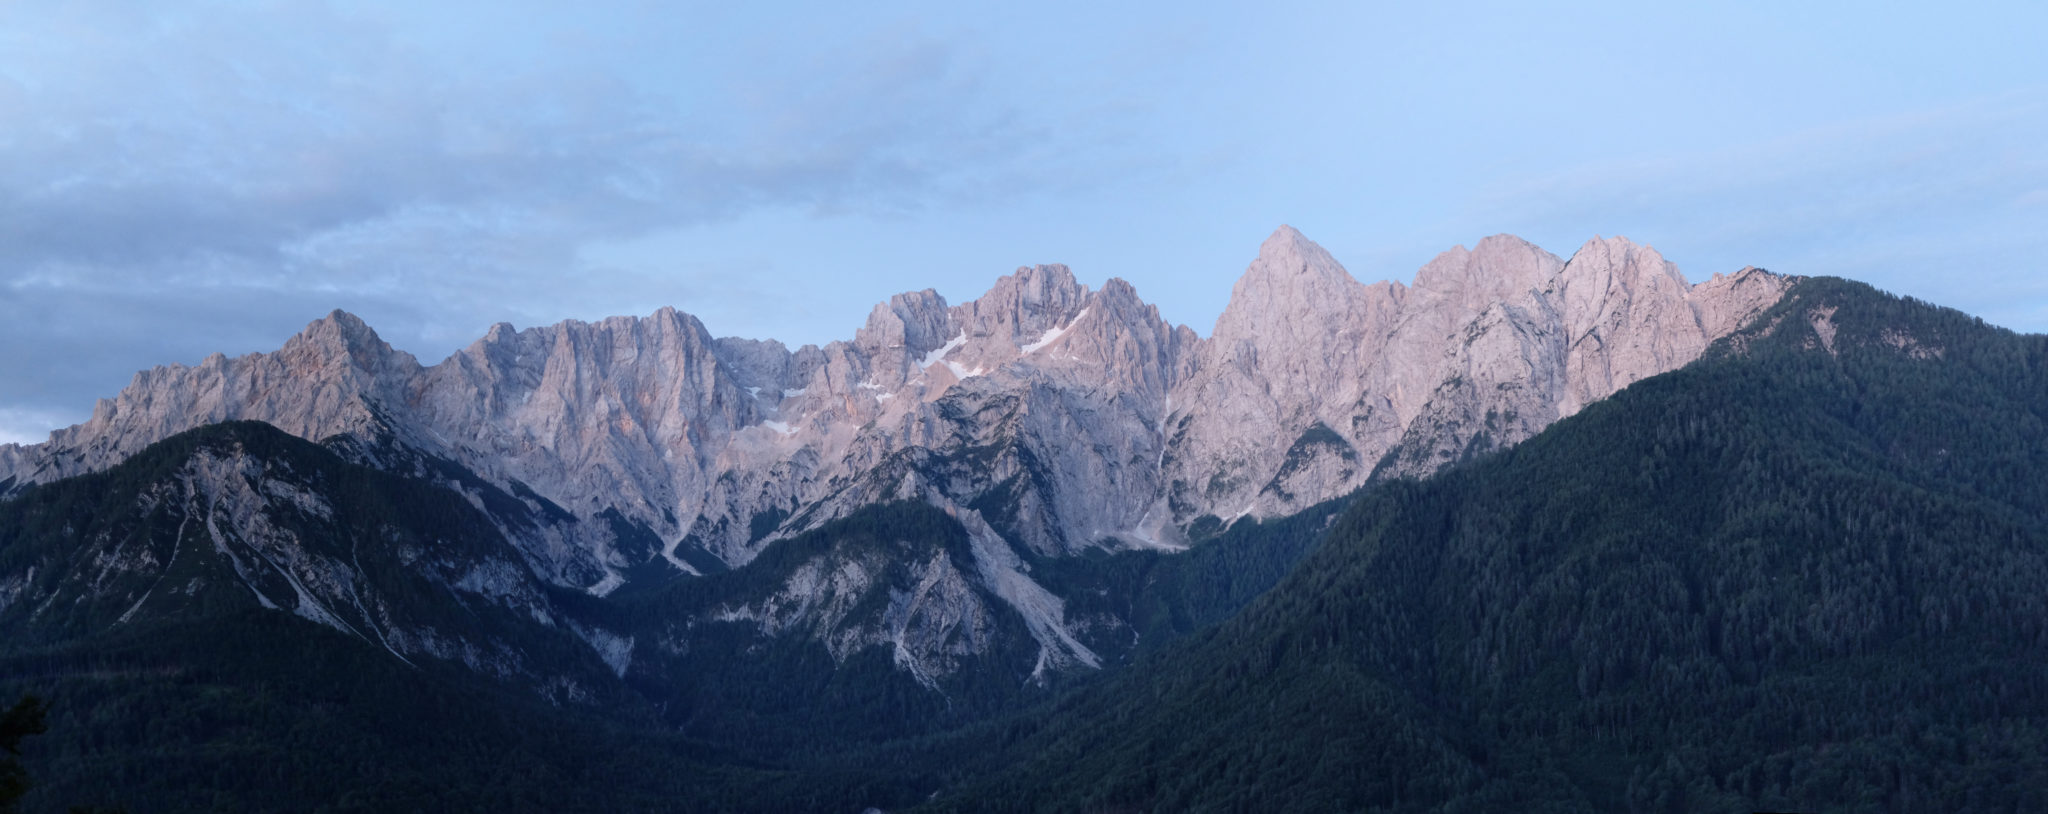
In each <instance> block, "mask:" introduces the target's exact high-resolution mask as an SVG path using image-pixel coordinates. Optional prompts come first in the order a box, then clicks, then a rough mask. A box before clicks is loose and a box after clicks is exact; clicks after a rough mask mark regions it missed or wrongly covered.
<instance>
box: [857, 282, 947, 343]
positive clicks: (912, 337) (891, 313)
mask: <svg viewBox="0 0 2048 814" xmlns="http://www.w3.org/2000/svg"><path fill="white" fill-rule="evenodd" d="M951 322H952V320H951V316H950V315H949V314H948V313H947V308H946V298H945V297H942V296H939V292H937V291H934V290H932V289H929V288H927V289H925V290H923V291H909V292H905V293H902V294H897V295H895V296H893V297H890V298H889V301H888V302H884V303H876V304H875V308H874V310H873V311H870V312H869V313H868V321H867V324H866V325H864V326H862V327H861V329H860V330H859V331H858V332H856V333H855V334H854V339H853V344H854V345H855V346H857V347H860V348H862V349H863V350H866V351H867V352H869V353H873V352H875V351H879V350H884V349H889V348H901V349H903V350H905V351H906V352H910V353H923V352H925V351H928V350H931V349H932V348H936V347H938V346H940V345H943V344H945V343H946V340H947V338H948V333H947V332H948V331H949V330H951V328H952V325H951Z"/></svg>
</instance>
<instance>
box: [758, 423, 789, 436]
mask: <svg viewBox="0 0 2048 814" xmlns="http://www.w3.org/2000/svg"><path fill="white" fill-rule="evenodd" d="M761 426H763V427H767V428H768V429H771V430H774V431H776V432H779V433H782V434H783V435H795V434H796V428H795V427H792V426H789V425H788V424H784V423H782V422H780V421H763V422H761Z"/></svg>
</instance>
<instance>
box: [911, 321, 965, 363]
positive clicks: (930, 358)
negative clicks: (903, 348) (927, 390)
mask: <svg viewBox="0 0 2048 814" xmlns="http://www.w3.org/2000/svg"><path fill="white" fill-rule="evenodd" d="M965 344H967V332H966V331H961V332H960V335H959V336H956V337H953V338H952V339H948V340H946V344H944V345H940V346H938V347H937V348H934V349H933V350H932V352H931V353H927V354H925V355H924V358H923V359H921V360H919V361H918V363H917V367H918V369H920V370H923V369H928V368H930V367H931V366H932V365H936V364H938V363H939V360H940V359H944V358H946V354H948V353H952V352H953V350H954V349H955V348H958V347H960V346H961V345H965Z"/></svg>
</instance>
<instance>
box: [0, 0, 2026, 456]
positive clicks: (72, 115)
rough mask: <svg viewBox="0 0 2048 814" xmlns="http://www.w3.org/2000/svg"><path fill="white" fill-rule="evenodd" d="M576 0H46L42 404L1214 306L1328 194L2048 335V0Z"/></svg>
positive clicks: (17, 17)
mask: <svg viewBox="0 0 2048 814" xmlns="http://www.w3.org/2000/svg"><path fill="white" fill-rule="evenodd" d="M569 5H572V4H541V3H534V4H520V3H505V2H493V3H460V2H436V3H392V4H380V3H349V4H317V3H257V4H241V3H204V2H195V3H181V4H175V5H174V4H136V3H126V2H106V3H92V2H84V3H81V2H63V3H53V2H36V1H35V0H15V1H14V2H0V121H4V122H6V124H5V126H4V127H0V441H8V440H14V441H33V440H40V439H41V438H42V437H43V435H44V434H45V433H47V432H48V431H49V430H50V429H52V428H54V427H57V426H61V425H64V424H69V423H73V422H76V421H80V420H83V419H84V418H85V417H87V416H88V415H89V414H90V411H91V407H92V403H93V400H94V399H95V398H98V397H102V396H108V395H111V394H113V393H114V392H115V391H117V390H118V389H119V388H120V387H122V386H123V385H125V384H126V383H127V382H128V380H129V378H130V376H131V375H132V374H133V373H134V371H136V370H138V369H140V368H145V367H149V366H151V365H155V364H162V363H171V362H181V363H187V364H190V363H195V362H197V361H199V360H200V359H202V358H203V357H204V356H206V355H207V354H208V353H211V352H213V351H223V352H227V353H230V354H239V353H247V352H252V351H261V350H270V349H274V348H276V347H277V346H278V345H279V344H281V343H282V342H283V340H284V339H285V338H286V337H288V336H289V335H291V334H292V333H294V332H295V331H297V330H298V329H299V328H300V327H302V326H303V325H304V324H305V323H306V322H308V321H310V320H312V319H314V318H317V317H318V316H320V315H322V314H324V313H326V312H327V311H328V310H330V309H332V308H337V307H339V308H345V309H348V310H351V311H354V312H356V313H358V314H360V315H362V316H363V317H364V318H365V319H366V320H367V321H368V322H369V323H370V324H371V325H372V326H374V327H376V328H377V329H378V330H379V332H380V333H382V334H383V335H384V336H385V337H386V338H387V339H388V340H390V341H391V342H392V343H393V344H395V345H397V346H398V347H400V348H403V349H405V350H409V351H412V352H414V353H415V354H417V355H419V356H420V357H421V358H422V360H423V361H425V362H428V363H431V362H433V361H436V360H439V359H440V358H442V357H444V356H445V355H447V354H448V353H450V352H452V351H453V350H455V349H456V348H458V347H461V346H463V345H465V344H467V343H468V342H470V341H471V340H473V339H474V338H475V337H477V336H479V335H481V334H482V333H483V331H484V329H485V328H486V327H487V326H489V325H490V324H491V323H493V322H497V321H501V320H504V321H511V322H513V323H515V324H518V325H521V326H527V325H534V324H544V323H549V322H554V321H558V320H561V319H568V318H579V319H594V318H599V317H603V316H607V315H612V314H645V313H649V312H651V311H653V310H654V309H656V308H658V307H660V306H662V305H673V306H676V307H678V308H680V309H682V310H684V311H687V312H690V313H693V314H696V315H697V316H698V317H699V318H701V319H702V320H703V321H704V322H705V324H706V325H707V326H708V327H710V329H711V330H712V332H713V333H716V334H719V335H741V336H753V337H774V338H778V339H782V340H783V341H785V342H788V343H791V344H792V345H794V344H799V343H805V342H826V341H830V340H833V339H838V338H845V337H850V336H851V335H852V333H853V330H854V329H855V328H856V327H858V325H859V324H860V323H861V321H862V320H863V319H864V317H865V315H866V313H867V311H868V309H869V308H870V307H871V306H872V305H873V303H875V302H877V301H880V300H883V299H885V298H887V297H888V295H889V294H891V293H895V292H898V291H904V290H911V289H921V288H926V287H931V288H936V289H938V290H939V292H940V293H942V294H944V295H945V296H946V297H947V298H948V299H949V300H951V301H954V302H958V301H961V300H964V299H970V298H972V297H975V296H977V295H979V294H980V293H981V292H982V291H983V290H985V289H986V288H987V286H988V285H989V283H990V282H992V281H993V280H994V279H995V277H997V276H999V275H1001V274H1004V273H1007V272H1008V271H1010V270H1011V269H1013V268H1015V267H1016V266H1018V265H1023V264H1029V263H1048V262H1060V263H1067V264H1069V265H1070V266H1072V267H1073V268H1074V270H1075V273H1076V274H1077V275H1079V276H1080V277H1081V279H1082V280H1083V281H1085V282H1088V283H1090V284H1091V285H1099V284H1100V283H1101V282H1102V281H1103V280H1105V279H1107V278H1109V277H1122V278H1124V279H1127V280H1130V281H1131V282H1132V283H1133V284H1135V285H1136V286H1137V288H1138V291H1139V293H1140V294H1141V295H1142V296H1144V297H1145V298H1146V299H1147V300H1149V301H1151V302H1154V303H1156V304H1157V305H1159V307H1160V310H1161V312H1162V314H1163V315H1164V316H1165V317H1166V318H1167V319H1169V320H1172V321H1175V322H1181V323H1186V324H1188V325H1191V326H1193V327H1194V328H1195V329H1196V330H1197V331H1200V332H1202V333H1204V334H1206V333H1207V332H1208V329H1209V326H1210V325H1211V323H1212V322H1213V321H1214V320H1215V317H1216V315H1217V314H1218V313H1219V312H1220V311H1221V310H1222V307H1223V305H1224V303H1225V301H1226V300H1227V299H1228V296H1229V292H1230V286H1231V283H1232V282H1233V281H1234V280H1235V279H1236V277H1237V276H1238V274H1240V273H1241V272H1242V271H1243V269H1244V266H1245V264H1246V263H1247V262H1248V261H1249V260H1250V259H1251V258H1252V256H1253V255H1254V254H1255V253H1256V251H1257V247H1258V244H1259V242H1260V241H1261V240H1262V239H1263V238H1264V237H1265V236H1266V235H1267V234H1268V233H1269V232H1271V231H1272V229H1273V228H1274V227H1275V226H1277V225H1279V224H1281V223H1290V224H1293V225H1294V226H1296V227H1298V228H1300V229H1301V230H1303V231H1304V232H1305V233H1307V234H1308V235H1309V236H1310V237H1312V238H1314V239H1315V240H1317V241H1318V242H1320V243H1322V244H1323V245H1324V246H1326V247H1328V248H1329V249H1330V250H1331V252H1332V253H1333V254H1335V255H1336V256H1337V258H1338V259H1339V260H1341V261H1342V262H1344V263H1345V265H1346V266H1347V267H1348V268H1349V269H1350V270H1351V272H1352V273H1353V274H1354V275H1355V276H1357V277H1359V278H1361V279H1364V280H1368V281H1369V280H1375V279H1387V278H1391V279H1398V280H1407V279H1410V278H1411V277H1412V276H1413V274H1414V271H1415V269H1417V268H1419V267H1420V266H1421V265H1422V264H1423V263H1424V262H1426V261H1427V260H1428V259H1429V258H1430V257H1431V256H1433V255H1434V254H1436V253H1437V252H1439V251H1442V250H1444V249H1447V248H1449V247H1451V246H1453V245H1456V244H1465V245H1471V244H1472V243H1473V242H1474V241H1476V240H1478V239H1479V238H1481V237H1483V236H1486V235H1489V234H1494V233H1498V232H1510V233H1514V234H1519V235H1521V236H1523V237H1525V238H1528V239H1530V240H1532V241H1535V242H1536V243H1538V244H1540V245H1543V246H1545V247H1546V248H1548V249H1550V250H1551V251H1553V252H1555V253H1557V254H1560V255H1568V254H1570V252H1571V251H1572V250H1573V249H1574V248H1576V247H1577V246H1578V245H1579V244H1580V243H1582V242H1584V241H1585V240H1586V239H1587V238H1589V237H1592V236H1594V235H1596V234H1598V235H1613V234H1623V235H1627V236H1629V237H1631V238H1634V239H1636V240H1638V241H1641V242H1647V243H1650V244H1652V245H1654V246H1656V247H1657V248H1658V249H1660V250H1661V251H1662V252H1663V253H1664V254H1665V256H1667V257H1668V258H1670V259H1672V260H1673V261H1675V262H1677V263H1678V264H1679V265H1680V267H1681V268H1683V269H1684V270H1685V272H1686V273H1687V275H1688V276H1689V277H1691V278H1692V279H1694V280H1698V279H1702V278H1704V277H1706V276H1708V275H1710V274H1712V273H1715V272H1725V271H1733V270H1735V269H1737V268H1740V267H1742V266H1744V265H1750V264H1753V265H1759V266H1764V267H1767V268H1771V269H1773V270H1776V271H1781V272H1787V273H1795V274H1837V275H1843V276H1848V277H1853V278H1857V279H1862V280H1865V281H1868V282H1871V283H1873V284H1876V285H1878V286H1880V287H1883V288H1886V289H1890V290H1893V291H1897V292H1900V293H1905V294H1911V295H1914V296H1918V297H1921V298H1924V299H1929V300H1933V301H1935V302H1939V303H1942V304H1946V305H1951V306H1954V307H1957V308H1961V309H1963V310H1966V311H1969V312H1972V313H1975V314H1978V315H1981V316H1983V317H1984V318H1986V319H1988V320H1990V321H1992V322H1995V323H1998V324H2001V325H2006V326H2009V327H2013V328H2016V329H2020V330H2028V331H2043V330H2048V268H2044V263H2043V258H2044V257H2048V228H2044V227H2048V49H2044V48H2042V47H2040V38H2041V32H2043V31H2048V5H2044V4H2040V3H2006V4H1997V3H1985V4H1970V3H1959V4H1958V3H1950V4H1944V5H1943V6H1942V7H1941V8H1935V7H1934V4H1897V5H1887V4H1881V3H1867V2H1866V3H1783V2H1779V3H1759V4H1737V3H1713V4H1701V5H1697V6H1690V7H1688V6H1686V5H1684V4H1676V3H1668V4H1645V3H1612V4H1598V3H1590V4H1571V5H1564V4H1560V5H1555V6H1551V7H1547V8H1537V7H1535V6H1536V5H1537V4H1522V3H1500V4H1457V3H1438V4H1415V3H1400V4H1392V3H1386V4H1382V3H1344V4H1338V3H1264V4H1259V5H1258V6H1257V7H1256V8H1254V7H1252V5H1251V4H1202V3H1186V2H1181V3H1122V4H1112V3H1101V2H1091V3H1072V4H1062V3H1044V2H1041V3H1028V4H1003V7H1002V8H1001V9H999V10H994V9H990V8H988V7H986V6H981V5H979V4H963V3H930V4H781V5H771V4H732V3H722V4H716V5H691V4H674V3H652V2H647V3H611V4H605V3H589V4H573V5H576V6H577V7H576V8H574V9H570V8H568V7H567V6H569Z"/></svg>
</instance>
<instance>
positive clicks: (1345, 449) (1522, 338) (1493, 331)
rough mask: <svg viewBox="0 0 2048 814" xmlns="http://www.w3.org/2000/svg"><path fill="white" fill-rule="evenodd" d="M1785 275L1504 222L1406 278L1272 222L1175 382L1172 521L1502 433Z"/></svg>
mask: <svg viewBox="0 0 2048 814" xmlns="http://www.w3.org/2000/svg"><path fill="white" fill-rule="evenodd" d="M1784 287H1785V281H1784V279H1783V278H1780V277H1777V276H1774V275H1771V274H1768V273H1765V272H1761V271H1757V270H1754V269H1746V270H1744V271H1743V272H1740V273H1738V274H1736V275H1732V276H1729V277H1721V276H1716V277H1715V278H1714V279H1713V280H1710V281H1708V282H1706V283H1702V284H1700V285H1698V286H1689V285H1687V284H1686V282H1685V279H1684V277H1682V276H1681V275H1680V274H1679V273H1678V269H1677V267H1676V266H1673V265H1672V264H1670V263H1669V262H1666V261H1665V260H1664V258H1663V257H1662V256H1660V255H1658V254H1657V253H1656V251H1655V250H1654V249H1650V248H1649V247H1645V246H1637V245H1635V244H1633V243H1630V242H1629V241H1627V240H1626V239H1623V238H1613V239H1594V240H1592V241H1588V242H1587V243H1586V245H1585V246H1583V247H1581V248H1580V250H1579V251H1578V252H1576V253H1575V254H1573V256H1572V258H1571V260H1570V261H1568V262H1567V261H1563V260H1560V259H1558V258H1557V257H1556V256H1554V255H1551V254H1549V253H1548V252H1545V251H1543V250H1541V249H1539V248H1537V247H1535V246H1533V245H1530V244H1529V243H1527V242H1525V241H1522V240H1520V239H1519V238H1515V237H1512V236H1507V235H1497V236H1494V237H1489V238H1486V239H1485V240H1482V241H1480V242H1479V243H1478V244H1477V245H1476V246H1475V247H1474V248H1473V249H1471V250H1469V251H1468V250H1466V249H1464V248H1463V247H1459V248H1455V249H1452V250H1451V251H1448V252H1445V253H1443V254H1441V255H1439V256H1437V258H1436V259H1434V260H1432V261H1430V263H1429V264H1428V265H1426V266H1424V267H1423V269H1422V271H1421V272H1419V273H1418V274H1417V275H1416V278H1415V282H1414V285H1412V286H1407V287H1404V286H1401V285H1399V284H1396V283H1380V284H1377V285H1373V286H1365V285H1361V284H1359V283H1358V282H1356V281H1355V280H1353V279H1352V278H1351V277H1350V275H1349V274H1347V273H1345V272H1344V270H1343V269H1342V267H1341V266H1338V265H1337V263H1336V261H1335V260H1333V259H1331V258H1330V257H1329V255H1328V254H1327V253H1325V252H1323V251H1322V250H1321V249H1320V248H1319V247H1316V246H1315V245H1314V244H1313V243H1310V242H1308V241H1307V239H1306V238H1303V237H1302V236H1301V235H1300V234H1299V233H1297V232H1295V231H1294V230H1293V229H1290V228H1286V227H1282V228H1281V230H1280V231H1278V232H1276V233H1275V234H1274V235H1273V237H1272V238H1270V239H1268V240H1267V241H1266V244H1265V245H1264V246H1263V247H1262V248H1261V250H1260V254H1259V257H1258V259H1256V260H1254V261H1253V262H1252V265H1251V268H1249V269H1248V270H1247V271H1246V272H1245V275H1244V277H1243V278H1242V279H1241V280H1240V281H1239V282H1238V287H1237V289H1236V291H1235V292H1234V295H1233V297H1232V300H1231V304H1230V307H1229V308H1228V309H1226V311H1225V312H1224V314H1223V316H1222V318H1220V319H1219V320H1217V324H1216V331H1215V333H1214V335H1213V336H1212V337H1211V339H1210V340H1209V342H1208V343H1207V345H1206V347H1205V348H1204V351H1205V352H1204V353H1203V355H1202V356H1201V357H1200V358H1201V363H1200V366H1199V369H1198V370H1197V372H1196V373H1195V374H1194V376H1193V377H1192V378H1191V379H1190V380H1189V382H1188V384H1187V385H1185V386H1184V387H1183V388H1182V389H1181V390H1179V391H1176V392H1175V394H1174V404H1175V412H1174V414H1173V416H1172V417H1170V418H1169V419H1168V423H1169V427H1170V434H1169V439H1168V443H1169V449H1168V452H1167V458H1166V466H1165V468H1166V470H1167V472H1166V477H1167V478H1168V479H1169V484H1170V485H1169V487H1168V489H1169V494H1170V496H1171V498H1172V506H1171V508H1172V510H1173V520H1174V524H1175V525H1177V526H1180V527H1188V526H1190V525H1195V524H1198V523H1200V522H1201V518H1202V517H1204V516H1210V517H1216V518H1221V519H1222V520H1224V521H1226V522H1227V521H1229V520H1234V519H1236V518H1238V517H1242V516H1247V515H1249V516H1255V517H1256V516H1269V515H1274V514H1284V513H1288V512H1292V511H1295V510H1298V509H1300V508H1302V507H1305V506H1307V505H1310V504H1312V503H1314V502H1315V501H1318V500H1323V499H1327V498H1329V497H1331V496H1333V495H1338V494H1343V493H1344V492H1346V491H1349V490H1351V489H1354V488H1357V487H1358V486H1361V485H1363V484H1364V483H1365V482H1366V481H1367V480H1368V479H1369V478H1371V477H1373V476H1374V475H1375V473H1376V472H1377V473H1378V474H1379V475H1380V476H1398V475H1424V474H1428V473H1430V472H1434V471H1436V470H1437V469H1438V468H1441V467H1442V466H1444V465H1446V464H1448V463H1452V462H1455V461H1457V460H1461V459H1463V458H1464V457H1466V456H1469V455H1471V454H1475V453H1478V452H1483V451H1486V450H1490V449H1495V448H1498V447H1501V446H1506V445H1509V444H1513V443H1515V442H1518V441H1520V440H1522V439H1525V438H1527V437H1529V436H1531V435H1533V434H1535V433H1536V432H1538V431H1541V430H1542V429H1543V428H1544V427H1545V426H1548V425H1549V424H1550V422H1552V421H1555V420H1557V419H1558V418H1560V417H1563V416H1566V415H1570V414H1572V413H1574V412H1576V411H1578V410H1579V409H1580V408H1581V407H1583V406H1584V405H1586V404H1587V403H1590V402H1592V401H1596V400H1599V399H1601V398H1605V397H1606V396H1608V395H1611V394H1612V393H1614V392H1615V391H1617V390H1619V389H1621V388H1623V387H1626V386H1627V385H1628V384H1629V383H1631V382H1634V381H1636V380H1638V379H1641V378H1643V377H1645V376H1650V375H1654V374H1656V373H1661V372H1664V371H1666V370H1671V369H1674V368H1677V367H1679V366H1681V365H1684V364H1685V363H1687V362H1690V361H1692V360H1693V359H1695V358H1698V356H1699V355H1700V353H1701V352H1702V351H1703V350H1704V349H1705V348H1706V346H1707V345H1708V344H1709V343H1711V342H1712V341H1713V340H1714V339H1717V338H1719V337H1721V336H1724V335H1726V334H1728V333H1729V332H1731V331H1733V330H1734V329H1735V327H1737V326H1738V325H1740V324H1741V323H1742V322H1743V321H1744V320H1746V319H1747V318H1749V317H1750V316H1753V315H1754V314H1756V313H1758V312H1759V311H1761V310H1762V309H1763V308H1765V307H1767V306H1769V305H1770V304H1771V303H1773V302H1775V301H1776V300H1777V298H1778V297H1779V295H1780V294H1781V293H1782V292H1783V290H1784ZM1304 317H1306V318H1305V319H1304Z"/></svg>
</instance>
